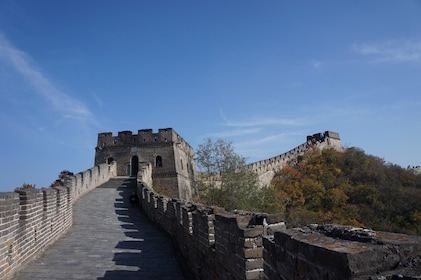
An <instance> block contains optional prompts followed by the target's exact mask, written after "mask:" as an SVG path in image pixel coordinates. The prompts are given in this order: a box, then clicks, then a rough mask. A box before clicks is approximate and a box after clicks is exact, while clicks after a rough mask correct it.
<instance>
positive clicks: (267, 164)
mask: <svg viewBox="0 0 421 280" xmlns="http://www.w3.org/2000/svg"><path fill="white" fill-rule="evenodd" d="M314 147H316V148H318V149H320V150H322V149H326V148H333V149H336V150H343V147H342V144H341V140H340V137H339V133H337V132H332V131H325V132H324V133H316V134H313V135H310V136H307V141H306V142H305V143H303V144H301V145H299V146H297V147H295V148H294V149H291V150H289V151H288V152H285V153H283V154H280V155H277V156H275V157H271V158H268V159H265V160H260V161H257V162H254V163H250V164H249V165H248V168H250V169H252V170H253V171H255V172H256V173H257V174H258V176H259V182H260V184H261V185H262V186H265V185H269V183H270V181H271V180H272V178H273V176H274V175H275V172H276V171H278V170H279V169H281V168H282V167H284V166H286V165H288V164H290V163H291V162H294V161H296V160H297V159H298V158H299V157H301V156H303V155H304V153H305V152H306V151H307V150H309V149H312V148H314Z"/></svg>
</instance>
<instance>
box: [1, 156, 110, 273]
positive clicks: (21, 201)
mask: <svg viewBox="0 0 421 280" xmlns="http://www.w3.org/2000/svg"><path fill="white" fill-rule="evenodd" d="M115 175H116V166H115V164H111V165H108V164H101V165H98V166H95V167H93V168H91V169H89V170H86V171H84V172H81V173H79V174H76V175H74V176H70V177H69V178H67V179H66V180H65V184H64V186H60V187H55V188H42V189H25V190H19V191H16V192H0V279H2V280H3V279H4V280H8V279H13V275H14V274H15V273H16V272H18V271H19V270H20V269H22V267H24V266H25V265H26V264H27V263H28V262H30V261H32V260H33V259H35V258H36V257H38V256H39V255H40V254H42V252H44V251H45V249H46V248H48V247H49V246H50V245H52V244H53V243H54V242H55V241H57V239H59V238H60V237H61V236H63V235H64V234H65V233H66V232H67V231H68V230H69V229H70V228H71V226H72V223H73V216H72V209H73V203H74V202H75V201H77V200H78V199H79V198H80V197H81V196H83V195H84V194H86V193H88V192H89V191H91V190H93V189H94V188H96V187H97V186H99V185H101V184H103V183H105V182H107V181H108V180H109V179H110V178H112V177H114V176H115Z"/></svg>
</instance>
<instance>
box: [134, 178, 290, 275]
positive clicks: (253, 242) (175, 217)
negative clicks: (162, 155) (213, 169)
mask: <svg viewBox="0 0 421 280" xmlns="http://www.w3.org/2000/svg"><path fill="white" fill-rule="evenodd" d="M138 194H139V197H140V200H141V206H142V209H143V210H144V211H145V213H146V214H147V216H148V217H149V219H151V220H152V221H153V222H154V223H156V224H157V225H159V226H160V227H161V228H162V229H164V230H165V231H166V232H167V233H169V234H170V235H171V237H172V238H173V240H174V244H175V246H176V247H177V250H176V253H177V254H178V258H179V259H180V260H181V261H180V263H181V264H182V265H183V269H184V270H185V271H186V272H187V273H188V275H190V276H191V277H192V279H209V280H210V279H262V277H263V241H262V236H263V234H264V233H265V232H267V231H268V229H269V228H270V227H274V226H278V227H281V228H282V227H283V225H284V224H283V222H282V220H283V216H282V215H268V214H253V213H246V212H244V213H231V212H227V211H225V209H223V208H219V207H205V206H203V205H201V204H198V203H191V202H187V201H184V200H179V199H173V198H168V197H165V196H162V195H159V194H156V193H154V192H153V190H152V189H151V188H149V187H148V186H147V185H146V184H144V183H143V182H139V184H138ZM264 223H266V224H264Z"/></svg>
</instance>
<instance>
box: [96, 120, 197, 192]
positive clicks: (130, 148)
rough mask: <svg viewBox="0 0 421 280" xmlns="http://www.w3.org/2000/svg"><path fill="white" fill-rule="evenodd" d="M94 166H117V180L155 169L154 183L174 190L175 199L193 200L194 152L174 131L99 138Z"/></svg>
mask: <svg viewBox="0 0 421 280" xmlns="http://www.w3.org/2000/svg"><path fill="white" fill-rule="evenodd" d="M95 151H96V152H95V165H97V164H100V163H104V162H108V163H111V162H112V161H116V162H117V175H118V176H137V173H138V171H139V168H140V167H141V166H142V165H147V164H149V163H150V164H151V165H152V179H153V180H154V182H156V183H158V184H160V185H161V186H165V187H167V188H169V189H171V190H172V192H173V196H174V197H178V198H181V199H191V197H192V188H193V184H194V176H195V173H196V164H195V161H194V152H193V148H192V147H191V146H190V145H189V144H188V143H187V142H186V141H184V139H183V138H182V137H181V136H180V135H178V134H177V133H176V132H175V130H173V129H172V128H166V129H159V130H158V133H153V131H152V129H141V130H139V131H138V134H133V133H132V132H131V131H121V132H119V133H118V136H114V135H113V133H112V132H103V133H99V134H98V143H97V146H96V148H95Z"/></svg>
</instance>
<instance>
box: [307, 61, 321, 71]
mask: <svg viewBox="0 0 421 280" xmlns="http://www.w3.org/2000/svg"><path fill="white" fill-rule="evenodd" d="M310 63H311V66H312V67H313V68H315V69H320V68H321V67H322V62H321V61H317V60H312V61H311V62H310Z"/></svg>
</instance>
